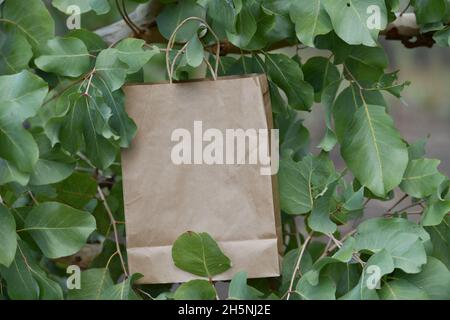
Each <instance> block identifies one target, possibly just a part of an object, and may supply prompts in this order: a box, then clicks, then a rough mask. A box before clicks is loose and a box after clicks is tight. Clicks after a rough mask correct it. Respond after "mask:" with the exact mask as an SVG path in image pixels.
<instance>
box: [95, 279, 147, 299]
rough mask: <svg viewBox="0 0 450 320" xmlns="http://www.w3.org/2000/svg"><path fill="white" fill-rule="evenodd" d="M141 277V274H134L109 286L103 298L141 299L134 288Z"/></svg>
mask: <svg viewBox="0 0 450 320" xmlns="http://www.w3.org/2000/svg"><path fill="white" fill-rule="evenodd" d="M139 278H142V275H141V274H138V273H135V274H133V275H132V276H131V277H128V278H127V279H126V280H124V281H122V282H121V283H118V284H116V285H114V286H112V287H110V288H107V289H106V290H105V291H104V292H103V293H102V296H101V298H102V299H103V300H140V298H139V296H138V295H137V294H136V293H135V292H134V290H133V283H134V282H136V280H138V279H139Z"/></svg>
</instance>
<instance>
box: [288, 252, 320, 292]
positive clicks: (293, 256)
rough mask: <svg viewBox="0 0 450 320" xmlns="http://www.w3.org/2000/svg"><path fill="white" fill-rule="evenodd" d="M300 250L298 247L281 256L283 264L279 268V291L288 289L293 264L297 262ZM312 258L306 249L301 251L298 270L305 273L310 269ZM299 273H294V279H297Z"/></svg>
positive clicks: (293, 267) (292, 272)
mask: <svg viewBox="0 0 450 320" xmlns="http://www.w3.org/2000/svg"><path fill="white" fill-rule="evenodd" d="M299 254H300V250H299V249H298V248H295V249H292V250H290V251H289V252H287V253H286V254H285V255H284V257H283V261H282V262H283V264H282V269H281V286H280V292H282V293H284V292H286V291H287V290H288V289H289V284H290V282H291V279H292V275H293V274H294V269H295V265H296V263H297V259H298V256H299ZM312 265H313V260H312V257H311V254H310V253H309V252H308V251H304V252H303V256H302V259H301V260H300V268H299V270H300V272H301V273H302V274H306V273H307V272H308V271H309V270H311V268H312ZM299 277H300V275H296V276H295V279H294V281H297V280H298V278H299Z"/></svg>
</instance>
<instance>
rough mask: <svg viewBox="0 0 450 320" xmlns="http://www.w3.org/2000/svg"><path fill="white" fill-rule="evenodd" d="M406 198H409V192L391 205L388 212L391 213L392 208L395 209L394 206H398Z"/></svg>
mask: <svg viewBox="0 0 450 320" xmlns="http://www.w3.org/2000/svg"><path fill="white" fill-rule="evenodd" d="M406 198H408V195H407V194H405V195H404V196H403V197H401V198H400V199H399V200H398V201H397V202H396V203H394V204H393V205H392V207H390V208H389V209H388V211H386V213H390V212H391V211H392V210H394V208H395V207H396V206H398V205H399V204H400V203H402V202H403V200H405V199H406Z"/></svg>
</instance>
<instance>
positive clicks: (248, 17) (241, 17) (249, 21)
mask: <svg viewBox="0 0 450 320" xmlns="http://www.w3.org/2000/svg"><path fill="white" fill-rule="evenodd" d="M236 19H237V20H236V32H230V31H227V38H228V40H229V41H230V42H231V43H232V44H234V45H235V46H236V47H238V48H241V49H243V48H245V47H246V46H247V45H248V44H249V43H250V41H251V40H252V38H253V36H254V35H255V33H256V30H257V28H258V25H257V23H256V20H255V17H254V16H253V14H252V13H251V11H250V9H249V8H248V7H247V6H244V7H243V8H242V10H241V12H240V13H239V14H238V16H237V18H236Z"/></svg>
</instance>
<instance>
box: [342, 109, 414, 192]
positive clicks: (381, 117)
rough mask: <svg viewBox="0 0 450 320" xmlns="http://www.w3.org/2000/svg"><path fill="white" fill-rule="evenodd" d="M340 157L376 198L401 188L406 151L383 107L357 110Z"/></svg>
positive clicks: (406, 157)
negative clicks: (398, 187)
mask: <svg viewBox="0 0 450 320" xmlns="http://www.w3.org/2000/svg"><path fill="white" fill-rule="evenodd" d="M341 154H342V157H343V158H344V160H345V162H346V164H347V166H348V167H349V169H350V170H351V171H352V173H353V174H354V175H355V177H356V178H357V179H358V180H359V181H360V182H361V184H363V185H364V186H366V187H367V188H368V189H369V190H370V191H372V192H373V193H374V194H375V195H377V196H384V195H385V194H387V193H388V192H389V191H391V190H392V189H394V188H395V187H396V186H398V185H399V184H400V182H401V181H402V178H403V173H404V172H405V170H406V166H407V164H408V151H407V148H406V145H405V143H404V142H403V141H402V139H401V137H400V134H399V133H398V131H397V129H396V128H395V127H394V123H393V120H392V119H391V118H390V117H389V116H388V115H387V113H386V110H385V108H384V107H382V106H376V105H368V104H365V103H364V105H363V106H362V107H360V108H359V109H358V110H357V111H356V113H355V115H354V118H353V120H352V122H351V123H350V126H349V128H348V130H347V131H346V134H345V137H344V141H343V142H342V146H341Z"/></svg>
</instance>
